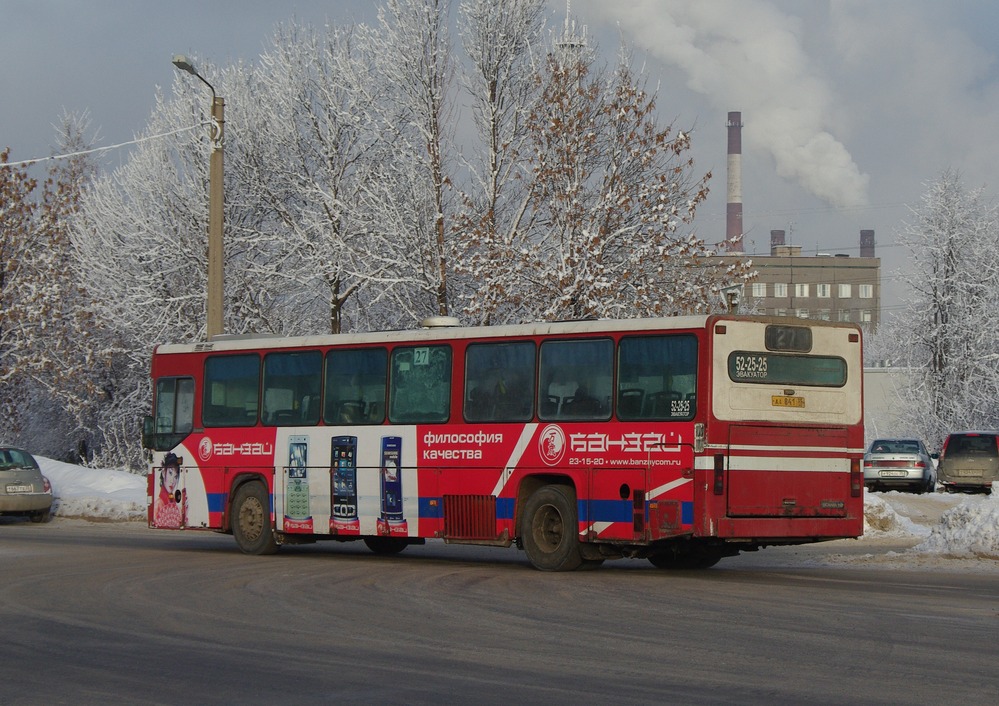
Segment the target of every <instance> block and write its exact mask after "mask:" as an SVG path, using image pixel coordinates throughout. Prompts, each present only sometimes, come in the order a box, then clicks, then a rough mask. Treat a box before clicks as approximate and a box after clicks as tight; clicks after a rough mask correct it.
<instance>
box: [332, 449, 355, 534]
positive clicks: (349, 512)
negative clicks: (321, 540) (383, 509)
mask: <svg viewBox="0 0 999 706" xmlns="http://www.w3.org/2000/svg"><path fill="white" fill-rule="evenodd" d="M330 467H331V468H332V482H333V503H332V504H333V508H332V509H333V517H334V518H335V519H337V520H344V521H350V520H356V519H357V437H356V436H334V437H333V440H332V450H331V452H330Z"/></svg>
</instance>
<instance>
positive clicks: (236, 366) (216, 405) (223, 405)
mask: <svg viewBox="0 0 999 706" xmlns="http://www.w3.org/2000/svg"><path fill="white" fill-rule="evenodd" d="M203 394H204V400H203V401H202V405H201V417H202V419H201V421H202V423H203V424H204V425H205V426H206V427H227V426H233V427H246V426H253V425H254V424H256V423H257V404H258V398H259V396H260V356H258V355H257V354H256V353H249V354H238V355H214V356H211V357H209V358H207V359H206V360H205V389H204V393H203Z"/></svg>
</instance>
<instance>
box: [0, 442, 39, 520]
mask: <svg viewBox="0 0 999 706" xmlns="http://www.w3.org/2000/svg"><path fill="white" fill-rule="evenodd" d="M51 512H52V485H51V484H50V483H49V479H48V478H46V477H45V476H43V475H42V471H41V469H40V468H39V467H38V462H37V461H35V458H34V456H32V455H31V454H29V453H28V452H27V451H22V450H21V449H16V448H13V447H11V446H0V515H24V516H27V517H30V518H31V521H32V522H47V521H48V520H49V518H50V517H51Z"/></svg>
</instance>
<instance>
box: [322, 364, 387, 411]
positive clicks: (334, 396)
mask: <svg viewBox="0 0 999 706" xmlns="http://www.w3.org/2000/svg"><path fill="white" fill-rule="evenodd" d="M387 379H388V351H386V350H385V349H384V348H355V349H341V348H334V349H333V350H331V351H330V352H329V353H327V354H326V393H325V398H324V405H323V421H324V422H326V423H327V424H330V425H351V424H381V423H382V422H383V421H385V388H386V382H387Z"/></svg>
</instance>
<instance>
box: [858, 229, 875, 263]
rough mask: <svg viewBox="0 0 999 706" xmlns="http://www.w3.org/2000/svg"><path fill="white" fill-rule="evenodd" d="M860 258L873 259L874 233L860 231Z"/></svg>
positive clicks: (871, 231)
mask: <svg viewBox="0 0 999 706" xmlns="http://www.w3.org/2000/svg"><path fill="white" fill-rule="evenodd" d="M860 256H861V257H874V231H873V230H862V231H860Z"/></svg>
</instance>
